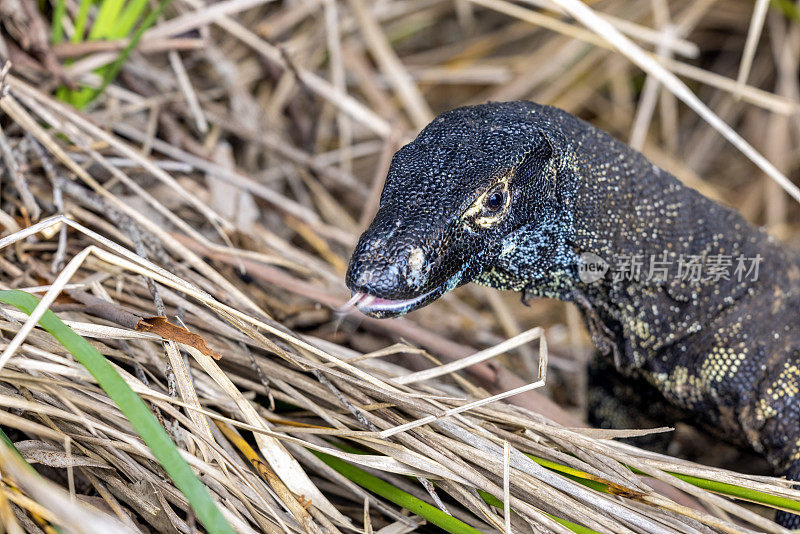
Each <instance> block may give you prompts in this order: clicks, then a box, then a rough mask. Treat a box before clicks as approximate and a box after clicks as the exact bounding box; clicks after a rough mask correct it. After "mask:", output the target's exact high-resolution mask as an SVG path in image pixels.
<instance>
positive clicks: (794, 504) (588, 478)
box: [527, 454, 800, 512]
mask: <svg viewBox="0 0 800 534" xmlns="http://www.w3.org/2000/svg"><path fill="white" fill-rule="evenodd" d="M527 456H528V457H529V458H530V459H531V460H533V461H534V462H536V463H538V464H539V465H541V466H542V467H545V468H547V469H549V470H551V471H556V472H558V473H561V474H563V475H564V476H566V477H568V478H570V479H572V480H574V481H576V482H579V483H581V484H583V485H585V486H588V487H590V488H592V489H594V490H597V491H601V492H603V493H613V492H610V491H609V489H608V485H607V484H604V483H602V482H599V481H597V480H594V479H593V477H592V475H590V474H589V473H585V472H583V471H579V470H577V469H573V468H571V467H567V466H564V465H561V464H558V463H555V462H551V461H550V460H545V459H544V458H539V457H537V456H533V455H531V454H528V455H527ZM628 469H630V470H631V471H632V472H633V473H636V474H637V475H644V476H647V475H646V473H643V472H642V471H639V470H638V469H634V468H632V467H629V466H628ZM666 473H668V474H670V475H672V476H674V477H675V478H678V479H680V480H683V481H684V482H688V483H689V484H692V485H693V486H697V487H698V488H702V489H705V490H708V491H713V492H714V493H718V494H720V495H727V496H728V497H734V498H736V499H740V500H744V501H750V502H753V503H757V504H763V505H764V506H769V507H771V508H780V509H782V510H787V511H789V512H800V502H798V501H795V500H792V499H788V498H786V497H779V496H776V495H770V494H769V493H764V492H763V491H757V490H753V489H748V488H743V487H741V486H737V485H735V484H728V483H726V482H718V481H716V480H710V479H707V478H702V477H696V476H692V475H683V474H681V473H675V472H672V471H666Z"/></svg>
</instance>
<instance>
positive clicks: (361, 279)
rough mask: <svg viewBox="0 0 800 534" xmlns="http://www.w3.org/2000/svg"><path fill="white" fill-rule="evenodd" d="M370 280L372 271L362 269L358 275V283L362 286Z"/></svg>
mask: <svg viewBox="0 0 800 534" xmlns="http://www.w3.org/2000/svg"><path fill="white" fill-rule="evenodd" d="M370 282H372V271H363V272H362V273H361V274H359V275H358V285H359V286H361V287H364V286H366V285H368V284H369V283H370Z"/></svg>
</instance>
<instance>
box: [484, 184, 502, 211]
mask: <svg viewBox="0 0 800 534" xmlns="http://www.w3.org/2000/svg"><path fill="white" fill-rule="evenodd" d="M505 203H506V194H505V191H504V190H503V188H502V187H498V188H496V189H495V190H494V191H491V192H489V194H488V195H486V200H485V201H484V206H486V209H487V210H489V211H498V210H499V209H500V208H502V207H503V205H504V204H505Z"/></svg>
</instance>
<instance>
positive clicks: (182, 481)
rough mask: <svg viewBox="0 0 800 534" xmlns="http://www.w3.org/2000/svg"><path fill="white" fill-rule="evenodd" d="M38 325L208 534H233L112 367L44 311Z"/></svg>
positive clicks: (20, 302)
mask: <svg viewBox="0 0 800 534" xmlns="http://www.w3.org/2000/svg"><path fill="white" fill-rule="evenodd" d="M0 302H5V303H6V304H10V305H12V306H15V307H17V308H19V309H20V310H22V311H24V312H25V313H27V314H29V315H30V314H31V312H33V310H34V308H36V306H37V304H39V299H37V298H36V297H34V296H33V295H31V294H29V293H25V292H24V291H19V290H4V291H0ZM39 324H40V325H41V326H42V327H43V328H44V329H45V330H47V331H48V332H50V334H52V336H53V337H55V338H56V340H57V341H58V342H59V343H61V344H62V345H63V346H64V347H65V348H66V349H67V350H68V351H69V352H71V353H72V355H73V356H74V357H75V359H76V360H77V361H78V362H79V363H80V364H81V365H83V366H84V367H86V369H87V370H88V371H89V373H91V375H92V376H93V377H94V378H95V380H97V383H98V384H99V385H100V387H101V388H103V390H104V391H105V392H106V394H108V396H109V397H110V398H111V400H113V401H114V403H115V404H116V405H117V406H118V407H119V409H120V411H121V412H122V414H123V415H124V416H125V417H126V418H127V419H128V421H130V423H131V426H133V428H134V430H135V431H136V432H137V433H138V434H139V436H141V438H142V440H143V441H144V442H145V444H146V445H147V446H148V447H149V448H150V450H151V451H152V452H153V455H154V456H155V457H156V459H157V460H158V461H159V463H161V466H162V467H163V468H164V470H165V471H166V472H167V474H168V475H169V477H170V478H171V479H172V481H173V482H174V483H175V485H176V486H177V487H178V489H179V490H180V491H181V492H182V493H183V494H184V495H185V496H186V499H187V500H188V501H189V504H190V506H191V507H192V509H193V510H194V513H195V514H196V515H197V518H198V519H199V520H200V522H201V523H202V524H203V526H204V527H205V528H206V530H208V531H209V532H211V533H225V534H233V532H234V530H233V528H231V526H230V524H229V523H228V522H227V520H226V519H225V517H224V516H223V515H222V512H221V511H220V510H219V508H218V507H217V505H216V503H215V502H214V500H213V499H212V498H211V495H210V494H209V493H208V490H207V489H206V487H205V486H204V485H203V483H202V482H200V479H199V478H197V475H195V474H194V472H193V471H192V469H191V467H189V464H188V463H186V460H184V459H183V457H182V456H181V454H180V452H178V449H177V447H176V446H175V444H174V443H173V442H172V440H171V439H170V437H169V436H168V435H167V433H166V431H165V430H164V428H163V427H162V426H161V425H160V424H159V422H158V420H157V419H156V417H155V416H154V415H153V413H152V412H151V411H150V410H149V409H148V408H147V406H146V405H145V403H144V401H142V399H141V398H140V397H139V396H138V395H137V394H136V393H135V392H134V391H133V390H132V389H131V388H130V386H128V384H127V383H126V382H125V380H123V378H122V377H121V376H120V375H119V373H118V372H117V371H116V370H115V369H114V367H113V366H112V365H111V364H110V363H109V362H108V360H106V359H105V358H104V357H103V355H102V354H100V352H98V351H97V349H95V348H94V347H93V346H92V345H90V344H89V342H88V341H86V340H85V339H84V338H82V337H81V336H79V335H78V334H76V333H75V332H73V331H72V329H71V328H69V327H68V326H67V325H66V324H64V323H63V322H62V321H61V319H59V318H58V317H56V314H54V313H53V312H52V311H50V310H47V311H46V312H45V314H44V316H43V317H42V319H41V320H40V321H39Z"/></svg>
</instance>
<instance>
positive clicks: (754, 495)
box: [629, 468, 800, 512]
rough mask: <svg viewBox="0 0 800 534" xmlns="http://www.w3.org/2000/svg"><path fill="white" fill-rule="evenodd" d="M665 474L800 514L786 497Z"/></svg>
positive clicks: (797, 508) (718, 491)
mask: <svg viewBox="0 0 800 534" xmlns="http://www.w3.org/2000/svg"><path fill="white" fill-rule="evenodd" d="M629 469H631V471H633V472H634V473H636V474H637V475H645V476H647V475H646V474H645V473H642V472H641V471H639V470H638V469H633V468H629ZM666 472H667V473H669V474H670V475H672V476H674V477H675V478H679V479H680V480H683V481H684V482H688V483H689V484H692V485H693V486H697V487H698V488H702V489H705V490H708V491H713V492H714V493H719V494H720V495H727V496H729V497H734V498H736V499H741V500H744V501H750V502H754V503H757V504H763V505H765V506H769V507H771V508H780V509H782V510H787V511H789V512H800V502H798V501H795V500H792V499H787V498H786V497H779V496H777V495H770V494H769V493H764V492H763V491H757V490H753V489H749V488H743V487H741V486H737V485H735V484H728V483H727V482H719V481H716V480H709V479H707V478H702V477H696V476H692V475H683V474H681V473H673V472H671V471H666Z"/></svg>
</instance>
